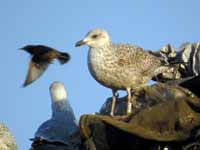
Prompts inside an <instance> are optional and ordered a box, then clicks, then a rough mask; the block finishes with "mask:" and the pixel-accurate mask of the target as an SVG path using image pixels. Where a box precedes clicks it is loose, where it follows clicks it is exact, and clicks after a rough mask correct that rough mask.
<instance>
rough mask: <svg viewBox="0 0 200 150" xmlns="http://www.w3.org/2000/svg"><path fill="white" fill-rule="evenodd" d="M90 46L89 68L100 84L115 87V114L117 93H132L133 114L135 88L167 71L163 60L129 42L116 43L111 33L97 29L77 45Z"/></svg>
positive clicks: (130, 97) (112, 109) (129, 101)
mask: <svg viewBox="0 0 200 150" xmlns="http://www.w3.org/2000/svg"><path fill="white" fill-rule="evenodd" d="M81 45H88V46H89V47H90V49H89V52H88V67H89V71H90V73H91V74H92V76H93V77H94V78H95V80H97V81H98V82H99V83H100V84H102V85H104V86H106V87H108V88H111V89H112V93H113V100H112V108H111V113H110V114H111V115H114V114H113V113H114V107H115V101H116V98H115V93H116V91H117V90H126V91H127V93H128V103H127V113H131V106H132V104H131V103H132V96H131V90H133V91H135V90H137V89H139V88H141V87H143V86H144V85H145V84H146V83H147V81H148V80H150V79H151V78H152V77H153V76H155V75H157V74H158V73H160V72H162V71H163V70H165V67H164V68H163V67H162V65H161V61H160V60H159V58H157V57H156V56H153V55H152V54H150V53H149V52H147V51H144V50H143V49H142V48H140V47H137V46H133V45H128V44H113V43H112V42H111V39H110V37H109V35H108V33H107V32H106V31H105V30H102V29H94V30H91V31H90V32H88V33H87V35H86V36H85V38H84V39H83V40H81V41H78V42H77V43H76V46H81Z"/></svg>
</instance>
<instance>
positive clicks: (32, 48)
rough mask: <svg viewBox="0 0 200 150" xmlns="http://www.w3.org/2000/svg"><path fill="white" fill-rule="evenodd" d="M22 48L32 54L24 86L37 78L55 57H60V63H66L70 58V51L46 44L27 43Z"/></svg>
mask: <svg viewBox="0 0 200 150" xmlns="http://www.w3.org/2000/svg"><path fill="white" fill-rule="evenodd" d="M21 49H22V50H25V51H27V52H28V53H30V54H31V56H32V58H31V61H30V63H29V69H28V74H27V76H26V80H25V82H24V84H23V86H24V87H25V86H27V85H29V84H31V83H32V82H33V81H35V80H37V79H38V78H39V77H40V76H41V75H42V74H43V73H44V71H45V70H46V69H47V67H48V65H49V64H51V63H52V61H53V60H54V59H58V61H59V62H60V64H65V63H66V62H68V61H69V59H70V55H69V54H68V53H64V52H59V51H58V50H55V49H53V48H50V47H47V46H44V45H27V46H24V47H23V48H21Z"/></svg>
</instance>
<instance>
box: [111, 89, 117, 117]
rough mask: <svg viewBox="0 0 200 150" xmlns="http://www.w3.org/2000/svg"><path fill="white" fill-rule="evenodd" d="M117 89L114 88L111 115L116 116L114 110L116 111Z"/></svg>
mask: <svg viewBox="0 0 200 150" xmlns="http://www.w3.org/2000/svg"><path fill="white" fill-rule="evenodd" d="M115 93H116V91H115V90H112V105H111V111H110V115H111V116H114V111H115V103H116V97H115Z"/></svg>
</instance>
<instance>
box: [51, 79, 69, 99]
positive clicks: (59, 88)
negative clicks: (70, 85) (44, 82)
mask: <svg viewBox="0 0 200 150" xmlns="http://www.w3.org/2000/svg"><path fill="white" fill-rule="evenodd" d="M50 93H51V98H52V101H53V102H54V103H55V102H59V101H63V100H64V99H67V92H66V90H65V87H64V85H63V83H61V82H58V81H55V82H53V83H52V84H51V86H50Z"/></svg>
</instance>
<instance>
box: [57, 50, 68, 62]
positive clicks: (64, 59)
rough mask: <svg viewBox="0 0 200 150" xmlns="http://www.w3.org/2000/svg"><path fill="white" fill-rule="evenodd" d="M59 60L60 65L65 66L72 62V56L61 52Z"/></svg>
mask: <svg viewBox="0 0 200 150" xmlns="http://www.w3.org/2000/svg"><path fill="white" fill-rule="evenodd" d="M58 60H59V62H60V64H65V63H66V62H68V61H69V60H70V55H69V54H68V53H63V52H59V56H58Z"/></svg>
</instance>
